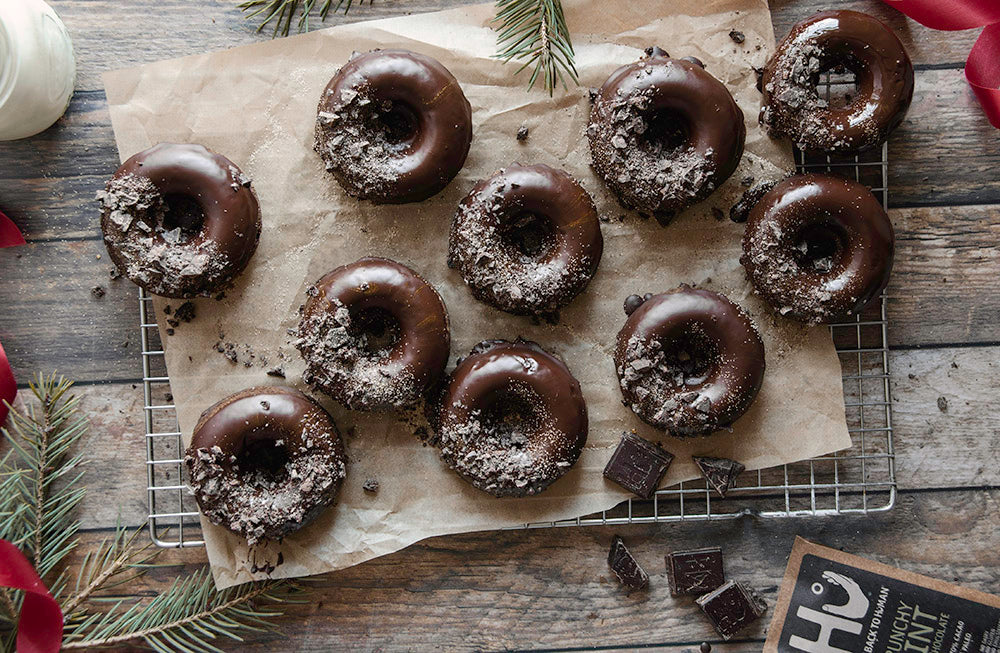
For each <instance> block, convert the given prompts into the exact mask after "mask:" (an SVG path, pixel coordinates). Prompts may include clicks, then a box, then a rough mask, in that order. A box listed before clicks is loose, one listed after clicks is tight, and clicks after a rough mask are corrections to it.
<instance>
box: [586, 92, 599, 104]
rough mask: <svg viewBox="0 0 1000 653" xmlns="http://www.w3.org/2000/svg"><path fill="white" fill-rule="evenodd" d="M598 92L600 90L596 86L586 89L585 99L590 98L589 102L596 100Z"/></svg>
mask: <svg viewBox="0 0 1000 653" xmlns="http://www.w3.org/2000/svg"><path fill="white" fill-rule="evenodd" d="M598 94H600V91H599V90H598V89H596V88H588V89H587V99H588V100H590V103H591V104H593V103H594V102H595V101H596V100H597V96H598Z"/></svg>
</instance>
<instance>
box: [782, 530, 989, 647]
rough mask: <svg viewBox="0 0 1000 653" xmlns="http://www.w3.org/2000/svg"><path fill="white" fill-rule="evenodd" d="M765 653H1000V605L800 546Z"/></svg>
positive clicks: (896, 571)
mask: <svg viewBox="0 0 1000 653" xmlns="http://www.w3.org/2000/svg"><path fill="white" fill-rule="evenodd" d="M764 651H765V652H767V653H777V652H780V653H801V652H805V653H884V652H887V651H888V652H891V653H897V652H898V653H1000V597H996V596H993V595H990V594H985V593H983V592H978V591H976V590H970V589H966V588H962V587H958V586H957V585H952V584H951V583H946V582H944V581H940V580H935V579H933V578H928V577H927V576H921V575H920V574H914V573H912V572H908V571H903V570H901V569H896V568H895V567H890V566H889V565H884V564H881V563H878V562H874V561H872V560H866V559H865V558H859V557H858V556H854V555H850V554H848V553H843V552H842V551H837V550H836V549H829V548H827V547H824V546H819V545H818V544H813V543H811V542H808V541H806V540H803V539H802V538H796V540H795V546H794V547H793V548H792V554H791V556H790V557H789V559H788V568H787V569H786V571H785V579H784V581H782V584H781V591H780V592H779V594H778V605H777V607H776V608H775V611H774V620H773V621H772V623H771V626H770V628H769V629H768V635H767V642H766V643H765V644H764Z"/></svg>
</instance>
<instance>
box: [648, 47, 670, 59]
mask: <svg viewBox="0 0 1000 653" xmlns="http://www.w3.org/2000/svg"><path fill="white" fill-rule="evenodd" d="M643 52H644V53H646V56H647V57H669V56H670V55H669V54H667V51H666V50H664V49H663V48H661V47H658V46H655V45H651V46H649V47H648V48H646V49H645V50H643Z"/></svg>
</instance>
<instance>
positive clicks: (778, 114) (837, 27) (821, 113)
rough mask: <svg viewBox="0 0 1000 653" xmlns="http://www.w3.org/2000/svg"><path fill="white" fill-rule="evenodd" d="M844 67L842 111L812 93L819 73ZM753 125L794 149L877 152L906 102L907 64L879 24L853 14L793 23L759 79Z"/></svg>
mask: <svg viewBox="0 0 1000 653" xmlns="http://www.w3.org/2000/svg"><path fill="white" fill-rule="evenodd" d="M836 68H843V69H845V70H848V71H850V72H852V73H854V76H855V80H856V86H857V89H856V91H855V92H853V93H851V94H850V98H849V99H848V101H847V104H846V105H845V106H831V103H830V101H829V100H830V98H829V96H828V95H827V94H826V93H824V94H823V97H821V96H820V94H819V93H818V92H817V89H816V85H817V83H818V81H819V76H820V74H821V73H823V72H824V71H827V70H831V69H836ZM760 87H761V90H762V91H763V92H764V105H763V107H762V108H761V114H760V122H761V124H762V125H764V126H765V127H766V128H767V130H768V131H769V132H770V133H771V134H772V135H774V136H787V137H788V138H790V139H791V140H792V142H794V143H795V144H796V145H798V147H799V148H800V149H803V150H822V151H837V152H858V151H862V150H867V149H871V148H873V147H877V146H879V145H881V144H882V143H883V142H884V141H885V140H886V139H887V138H888V137H889V133H890V132H891V131H892V130H893V129H895V128H896V127H897V126H899V124H900V123H901V122H902V121H903V117H904V116H905V115H906V110H907V109H908V108H909V106H910V101H911V100H912V99H913V63H912V62H911V61H910V57H909V55H908V54H907V53H906V49H905V48H904V47H903V44H902V43H901V42H900V41H899V39H898V38H897V37H896V35H895V34H893V32H892V30H891V29H889V27H887V26H886V25H885V24H883V23H882V22H880V21H879V20H877V19H876V18H873V17H872V16H869V15H867V14H862V13H859V12H857V11H850V10H846V9H844V10H835V11H823V12H820V13H818V14H815V15H814V16H810V17H809V18H806V19H804V20H801V21H799V22H798V23H796V24H795V25H794V26H793V27H792V29H791V31H790V32H789V33H788V35H787V36H786V37H785V38H784V39H782V41H781V43H779V44H778V47H777V49H776V50H775V52H774V55H773V56H772V57H771V59H770V60H769V61H768V62H767V65H766V66H765V67H764V73H763V75H762V77H761V80H760Z"/></svg>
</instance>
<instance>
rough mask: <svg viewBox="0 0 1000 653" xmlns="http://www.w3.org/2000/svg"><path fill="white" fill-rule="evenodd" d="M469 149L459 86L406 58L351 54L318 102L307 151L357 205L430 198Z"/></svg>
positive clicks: (432, 63)
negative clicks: (313, 153) (310, 146)
mask: <svg viewBox="0 0 1000 653" xmlns="http://www.w3.org/2000/svg"><path fill="white" fill-rule="evenodd" d="M471 142H472V108H471V106H470V105H469V101H468V100H467V99H466V98H465V94H464V93H462V88H461V86H459V84H458V80H456V79H455V77H454V76H453V75H452V74H451V73H450V72H448V70H447V69H446V68H445V67H444V66H442V65H441V64H440V63H439V62H438V61H437V60H435V59H432V58H431V57H428V56H426V55H422V54H417V53H416V52H410V51H409V50H374V51H372V52H368V53H366V54H356V55H355V56H354V57H352V58H351V60H350V61H348V62H347V64H346V65H344V67H343V68H341V69H340V71H339V72H337V74H336V75H335V76H334V77H333V79H331V80H330V83H329V84H328V85H327V87H326V89H325V90H324V91H323V95H322V97H321V98H320V101H319V113H318V116H317V120H316V142H315V146H314V149H315V150H316V152H318V153H319V155H320V157H322V159H323V161H324V162H325V163H326V169H327V170H329V171H330V172H331V173H333V175H334V176H335V177H336V178H337V181H338V182H340V185H341V186H342V187H343V188H344V190H345V191H347V193H348V194H349V195H351V196H353V197H357V198H359V199H368V200H371V201H373V202H375V203H378V204H402V203H405V202H419V201H421V200H425V199H427V198H428V197H431V196H432V195H435V194H436V193H438V192H439V191H441V190H442V189H443V188H444V187H445V186H447V185H448V183H449V182H450V181H451V180H452V179H453V178H454V177H455V175H457V174H458V171H459V170H461V169H462V165H463V164H464V163H465V157H466V156H467V155H468V153H469V144H470V143H471Z"/></svg>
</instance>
